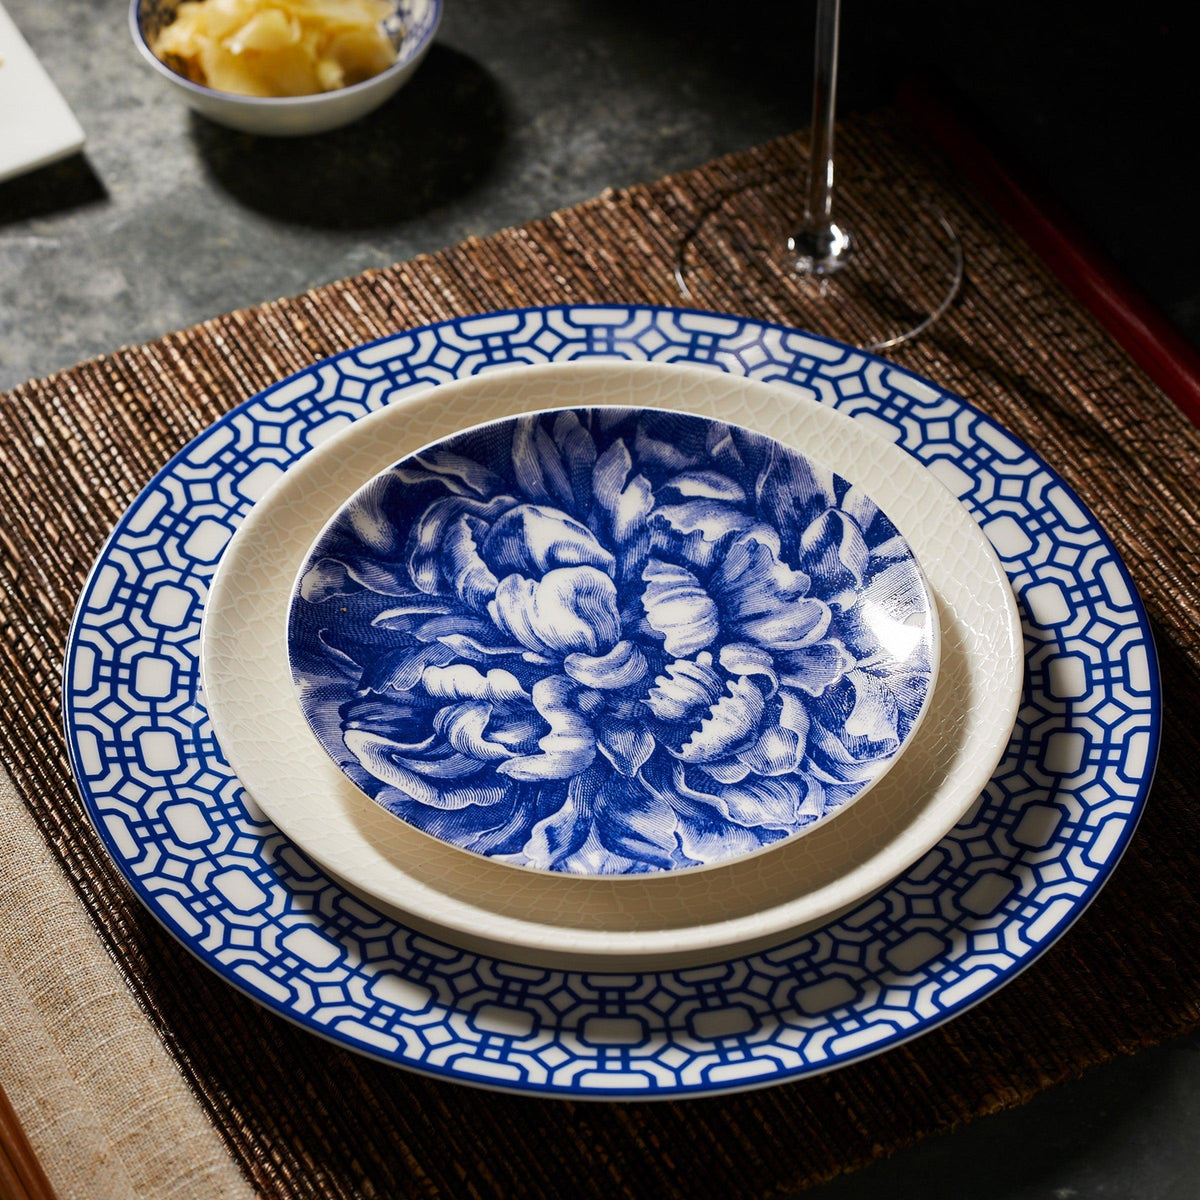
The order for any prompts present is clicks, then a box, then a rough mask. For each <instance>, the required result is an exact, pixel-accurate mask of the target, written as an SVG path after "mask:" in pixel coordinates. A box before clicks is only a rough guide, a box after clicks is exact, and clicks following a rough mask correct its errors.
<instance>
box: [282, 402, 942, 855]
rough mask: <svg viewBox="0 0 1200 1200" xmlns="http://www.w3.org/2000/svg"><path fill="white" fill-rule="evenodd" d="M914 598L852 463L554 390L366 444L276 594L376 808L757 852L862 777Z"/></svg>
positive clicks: (644, 847)
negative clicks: (546, 405)
mask: <svg viewBox="0 0 1200 1200" xmlns="http://www.w3.org/2000/svg"><path fill="white" fill-rule="evenodd" d="M932 628H933V625H932V617H931V612H930V600H929V596H928V593H927V591H926V589H925V585H924V582H923V579H922V577H921V574H920V571H919V570H918V568H917V565H916V563H915V561H914V559H913V556H912V554H911V551H910V550H909V548H908V546H907V544H906V543H905V542H904V541H903V539H902V538H901V537H900V536H899V534H898V533H897V531H896V529H895V527H894V526H893V525H892V524H891V522H890V521H889V520H888V519H887V517H886V516H885V515H884V514H883V513H882V512H881V511H880V510H879V509H878V507H877V506H876V505H875V504H874V503H873V502H872V501H871V500H870V498H869V497H868V496H866V495H865V494H864V493H863V492H862V491H861V490H860V489H858V488H854V487H851V486H850V484H849V483H848V482H847V481H846V480H844V479H842V478H840V477H839V476H836V475H834V474H833V473H832V472H830V471H828V470H826V469H824V468H822V467H821V466H819V465H818V464H816V463H813V462H811V461H810V460H808V459H807V458H805V457H804V456H803V455H801V454H799V453H797V452H796V451H794V450H791V449H788V448H787V447H784V446H782V445H780V444H779V443H777V442H775V441H773V440H772V439H770V438H767V437H764V436H762V435H760V434H756V433H753V432H750V431H749V430H746V429H741V428H738V427H734V426H730V425H726V424H721V423H717V422H713V421H710V420H707V419H704V418H701V417H696V416H690V415H686V414H680V413H674V412H666V411H659V410H633V409H626V408H594V409H586V408H581V409H567V410H559V411H554V412H546V413H539V414H534V415H530V416H524V417H520V418H515V419H508V420H503V421H498V422H495V423H492V424H489V425H484V426H481V427H478V428H475V429H472V430H468V431H467V432H465V433H462V434H458V435H456V436H454V437H452V438H450V439H448V440H446V441H443V442H440V443H438V444H436V445H435V446H432V447H430V448H428V449H426V450H423V451H421V452H420V453H418V454H415V455H412V456H410V457H408V458H406V459H404V460H402V461H401V462H399V463H397V464H396V465H395V466H393V467H391V468H390V469H389V470H387V471H385V472H383V473H382V474H381V475H379V476H377V477H376V478H375V479H374V480H372V481H371V482H370V483H369V484H368V485H367V486H366V487H365V488H363V489H362V490H361V491H360V492H359V493H358V494H357V495H356V496H355V497H354V498H353V499H352V500H351V501H350V503H349V504H348V505H347V506H346V507H345V508H343V510H342V511H341V513H340V514H339V515H338V517H337V518H336V519H335V520H334V521H333V523H332V524H331V525H330V526H329V527H328V528H327V529H326V530H325V532H324V533H323V534H322V536H321V537H320V539H319V540H318V543H317V545H316V546H315V547H314V550H313V552H312V554H311V556H310V558H309V561H308V563H307V564H306V566H305V569H304V570H303V572H302V574H301V578H300V581H299V584H298V588H297V593H296V595H295V597H294V599H293V605H292V609H291V615H290V630H289V638H290V646H291V652H292V667H293V674H294V677H295V680H296V683H297V687H298V689H299V695H300V700H301V704H302V706H303V708H304V711H305V713H306V715H307V717H308V720H309V722H310V723H311V725H312V727H313V729H314V731H315V733H316V734H317V736H318V738H319V739H320V741H321V743H322V744H323V745H324V747H325V748H326V750H327V751H328V752H329V753H330V754H331V755H332V756H333V757H334V758H335V759H336V760H337V762H338V763H339V765H340V766H341V768H342V769H343V771H345V772H346V773H347V774H348V775H349V776H350V778H352V779H353V780H354V782H355V783H356V784H357V785H358V786H359V787H360V788H362V789H363V790H364V791H365V792H366V793H367V794H368V795H370V796H371V797H373V798H374V799H375V800H376V801H377V802H378V803H379V804H381V805H383V806H384V807H385V808H386V809H388V810H389V811H390V812H393V813H395V814H396V815H397V816H399V817H401V818H403V819H404V820H405V821H408V822H410V823H411V824H413V825H415V826H416V827H418V828H419V829H422V830H424V831H425V832H427V833H429V834H431V835H433V836H434V837H437V838H440V839H442V840H444V841H449V842H452V843H454V844H456V845H458V846H461V847H463V848H464V849H467V850H472V851H475V852H476V853H479V854H483V855H487V856H490V857H493V858H496V859H499V860H502V861H505V862H509V863H513V864H517V865H523V866H529V867H536V868H540V869H543V870H550V871H562V872H572V873H578V874H589V875H597V874H599V875H618V874H630V873H647V872H655V871H664V870H671V869H678V868H686V867H694V866H698V865H702V864H711V863H715V862H719V861H722V860H724V859H727V858H730V857H733V856H738V855H742V854H746V853H750V852H753V851H755V850H758V849H760V848H762V847H764V846H767V845H769V844H770V843H772V842H775V841H778V840H779V839H781V838H785V837H788V836H789V835H791V834H793V833H795V832H796V831H797V830H800V829H802V828H804V827H805V826H807V825H810V824H811V823H812V822H814V821H816V820H818V819H819V818H820V817H822V816H823V815H825V814H826V813H829V812H831V811H832V810H834V809H836V808H838V807H839V806H841V805H843V804H845V803H846V802H847V801H848V800H849V799H851V798H852V797H853V796H855V795H856V794H857V793H858V792H859V791H861V790H862V789H863V788H864V787H865V786H866V785H867V784H868V783H870V782H871V781H872V780H874V779H875V778H876V777H877V776H878V775H879V774H880V773H881V772H882V771H883V769H885V767H886V766H887V765H888V763H889V760H890V759H891V758H892V757H893V756H894V755H895V754H896V752H897V750H898V749H899V747H900V745H901V744H902V743H903V742H904V740H905V738H906V737H907V735H908V734H909V732H910V731H911V729H912V728H913V727H914V725H915V723H916V721H917V719H918V716H919V715H920V713H921V710H922V708H923V705H924V702H925V699H926V696H927V693H928V691H929V686H930V681H931V678H932V664H931V642H932Z"/></svg>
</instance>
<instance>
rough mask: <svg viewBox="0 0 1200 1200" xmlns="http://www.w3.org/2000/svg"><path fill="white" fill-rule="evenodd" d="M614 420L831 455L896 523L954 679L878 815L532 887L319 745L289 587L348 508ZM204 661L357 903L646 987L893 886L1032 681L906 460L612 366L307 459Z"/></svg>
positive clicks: (746, 398) (501, 378)
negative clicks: (632, 415)
mask: <svg viewBox="0 0 1200 1200" xmlns="http://www.w3.org/2000/svg"><path fill="white" fill-rule="evenodd" d="M599 404H611V405H630V406H635V407H657V408H670V409H676V410H680V411H684V412H692V413H697V414H700V415H702V416H708V417H713V418H718V419H722V420H728V421H731V422H736V423H738V424H741V425H745V426H748V427H750V428H752V429H755V430H758V431H760V432H762V433H765V434H768V435H769V436H771V437H773V438H775V439H777V440H779V441H781V442H784V443H786V444H789V445H792V446H795V447H796V448H797V449H799V450H801V451H802V452H804V453H805V454H808V455H811V456H812V457H813V458H816V459H818V460H820V461H822V462H823V463H825V464H826V465H827V466H828V467H830V468H831V469H832V470H834V471H836V472H837V473H838V474H839V475H842V476H844V477H845V478H846V479H848V480H849V481H850V482H851V483H853V484H857V485H859V486H861V487H863V488H864V489H865V490H867V491H868V492H869V493H870V494H871V495H872V497H873V498H874V499H875V500H877V501H878V503H879V504H880V506H881V507H882V508H883V509H884V510H885V511H886V512H887V513H888V515H889V517H890V518H891V519H892V521H893V522H894V524H895V525H896V526H897V528H898V529H899V531H900V533H901V534H902V535H903V537H904V538H905V539H906V541H907V542H908V543H909V545H910V546H911V547H912V549H913V551H914V553H915V554H916V556H917V559H918V561H919V562H920V564H921V566H922V569H923V571H924V573H925V577H926V580H927V581H928V584H929V587H930V590H931V591H932V593H933V595H934V598H935V600H936V603H937V606H938V613H939V618H940V624H941V661H940V668H939V673H938V678H937V683H936V687H935V691H934V695H933V698H932V701H931V702H930V705H929V711H928V715H927V717H926V719H925V720H924V722H923V723H922V725H921V727H920V729H919V730H918V731H917V733H916V735H915V736H914V737H913V740H912V742H911V743H910V745H909V746H908V748H907V749H906V750H905V752H904V753H903V755H902V756H901V757H900V760H899V762H898V763H897V765H896V766H895V768H894V769H893V770H892V771H891V772H890V773H889V774H888V775H887V776H886V777H885V778H884V779H883V780H882V781H881V782H880V783H879V784H878V785H877V786H876V787H875V788H873V789H872V791H871V793H870V794H869V795H868V796H866V797H865V798H864V799H863V801H862V802H861V803H859V804H856V805H854V806H853V807H852V808H849V809H848V810H847V811H846V812H844V813H841V814H839V815H838V816H837V817H836V818H834V819H831V820H829V821H828V822H826V823H823V824H822V826H820V827H818V828H816V829H814V830H813V831H812V832H811V833H810V834H808V835H807V836H805V837H803V838H799V839H796V840H795V841H794V842H791V843H788V844H786V845H784V846H781V847H779V848H778V849H777V850H775V851H773V852H772V853H770V854H765V855H762V856H759V857H755V858H750V859H746V860H744V861H741V862H734V863H731V864H729V865H727V866H723V867H720V868H718V869H714V870H711V871H706V872H702V873H699V874H692V873H688V872H683V873H680V874H678V876H670V875H668V876H666V877H658V878H654V879H649V880H638V879H621V880H605V879H594V878H593V879H589V878H580V877H572V876H555V875H550V874H534V873H531V872H520V871H515V870H513V869H512V868H511V867H508V866H506V865H504V864H502V863H494V862H490V861H487V860H483V859H479V858H474V857H471V856H467V855H464V854H462V852H461V851H459V850H457V849H456V848H454V847H451V846H448V845H444V844H439V843H438V842H436V841H434V840H433V839H431V838H429V837H427V836H426V835H424V834H422V833H420V832H418V831H416V830H414V829H413V828H412V827H410V826H408V825H406V824H405V823H404V822H402V821H398V820H397V819H396V818H395V817H393V816H392V815H391V814H389V813H387V812H386V811H384V810H383V809H382V808H380V807H379V806H378V805H376V804H374V803H373V802H372V801H371V800H370V799H368V798H367V797H366V796H365V795H364V794H362V793H361V792H359V791H358V789H357V788H355V787H354V785H353V784H352V783H350V782H349V780H347V779H346V778H345V777H344V776H343V775H342V774H341V772H340V771H339V770H338V768H337V766H336V765H335V764H334V763H333V762H332V760H331V759H329V758H328V756H327V755H326V754H325V752H324V751H323V750H322V749H321V747H320V745H319V744H318V742H317V741H316V739H315V737H314V736H313V734H312V733H311V731H310V729H309V727H308V724H307V722H306V721H305V718H304V716H303V714H302V712H301V711H300V708H299V705H298V704H297V702H296V700H295V697H294V692H293V688H292V682H291V675H290V669H289V663H288V653H287V644H286V629H287V611H288V602H289V598H290V594H291V587H292V583H293V581H294V578H295V576H296V572H297V570H298V568H299V566H300V564H301V563H302V562H303V560H304V558H305V555H306V553H307V551H308V549H309V547H310V546H311V544H312V542H313V540H314V538H315V537H316V536H317V534H318V533H319V532H320V530H321V529H322V527H323V526H324V525H325V523H326V521H327V520H328V518H329V516H330V514H331V513H332V512H333V511H334V510H335V509H336V508H337V507H338V506H339V505H340V504H341V503H342V502H343V501H344V500H345V498H346V497H347V496H348V495H350V494H351V493H352V492H353V491H355V490H356V489H357V488H358V487H359V486H360V485H361V484H362V483H363V482H365V481H366V480H367V479H369V478H370V477H371V476H373V475H375V474H376V473H377V472H378V471H380V470H381V469H383V468H384V467H386V466H388V465H389V464H390V463H392V462H395V461H396V460H397V459H398V458H400V457H402V456H403V455H404V454H406V453H408V452H410V451H412V450H414V449H417V448H419V447H421V446H423V445H425V444H427V443H429V442H431V441H434V440H436V439H438V438H442V437H445V436H447V435H448V434H451V433H453V432H454V431H456V430H458V429H461V428H464V427H466V426H469V425H473V424H477V423H479V422H482V421H485V420H489V419H494V418H496V417H501V416H506V415H511V414H515V413H523V412H532V411H540V410H544V409H552V408H561V407H564V406H567V405H599ZM201 658H202V670H203V678H204V688H205V700H206V704H207V706H208V711H209V714H210V716H211V719H212V722H213V726H214V730H215V732H216V734H217V737H218V739H219V741H220V743H221V747H222V750H223V751H224V753H225V756H226V758H227V759H228V761H229V763H230V765H231V766H232V768H233V770H234V771H235V772H236V773H237V775H238V777H239V778H240V780H241V781H242V783H243V785H244V786H245V788H246V790H247V792H248V794H249V797H250V798H251V800H252V801H253V802H254V803H255V804H256V805H257V806H258V807H259V808H260V809H261V810H262V811H263V813H264V814H265V815H266V816H267V817H268V818H269V819H270V820H271V821H273V822H274V823H275V824H276V825H277V826H278V827H279V828H280V829H281V830H282V832H283V833H284V834H286V835H287V836H288V837H289V838H290V839H291V840H292V841H294V842H295V843H296V844H297V845H298V846H300V847H301V848H302V849H303V850H304V851H305V852H306V853H307V854H309V855H310V856H311V857H312V858H313V859H314V860H315V861H316V862H318V863H319V864H320V865H321V866H322V867H323V868H324V869H326V870H327V871H329V872H330V873H332V874H333V875H335V876H337V877H338V878H339V879H340V880H342V881H343V882H345V883H346V884H347V885H348V886H349V887H350V888H351V889H352V890H354V891H356V892H358V893H359V894H361V895H363V896H365V897H368V898H369V899H370V900H371V901H372V902H374V903H376V904H378V905H379V906H381V907H382V908H384V909H385V910H387V911H388V912H390V913H391V914H393V915H394V916H396V917H397V918H398V919H400V920H401V921H403V922H404V923H406V924H408V925H410V926H412V927H413V928H417V929H420V930H422V931H425V932H428V933H430V934H432V935H434V936H437V937H439V938H442V939H444V940H446V941H448V942H451V943H452V944H454V945H458V946H461V947H464V948H467V949H471V950H475V951H478V952H481V953H486V954H490V955H494V956H498V957H502V958H511V959H517V960H520V961H526V962H531V963H536V964H539V965H543V966H552V967H564V968H566V967H570V968H575V969H597V970H600V969H603V970H630V971H632V970H639V971H640V970H653V969H657V968H665V967H668V966H682V965H687V964H690V963H696V962H704V961H714V960H717V959H720V958H725V957H729V956H731V955H733V954H743V953H748V952H751V951H754V950H757V949H762V948H764V947H766V946H769V945H771V944H775V943H781V942H783V941H785V940H787V938H788V937H789V936H790V935H793V934H796V933H799V932H800V931H802V930H804V929H807V928H811V927H812V926H814V925H816V924H819V923H822V922H824V921H826V920H828V919H829V918H831V917H832V916H834V915H836V914H838V913H840V912H842V911H844V910H845V909H847V908H848V907H850V906H852V905H853V904H855V903H857V902H858V901H860V900H862V899H863V898H864V897H866V896H868V895H870V894H872V893H873V892H875V891H878V890H879V889H881V888H882V887H883V886H884V885H885V884H886V883H888V882H889V881H890V880H891V879H892V878H894V877H895V876H896V875H898V874H899V873H900V872H902V871H903V870H905V868H907V867H908V866H910V865H911V864H912V863H913V862H914V861H916V860H917V859H918V858H920V857H921V855H922V854H924V853H925V852H926V851H928V850H929V849H930V847H932V846H933V845H934V844H935V843H936V842H937V841H939V840H940V839H941V837H942V836H943V835H944V834H945V833H946V832H947V831H948V830H949V829H951V828H952V827H953V826H954V825H955V824H956V823H957V822H958V821H959V820H961V819H962V818H963V816H964V815H966V813H967V812H968V811H969V810H970V808H971V806H972V805H973V804H974V802H975V801H976V799H977V798H978V796H979V794H980V793H981V791H982V790H983V788H984V786H985V784H986V783H987V781H988V779H989V778H990V776H991V774H992V771H993V769H994V767H995V765H996V763H997V762H998V761H999V760H1000V757H1001V755H1002V753H1003V751H1004V748H1005V746H1006V744H1007V742H1008V739H1009V735H1010V733H1011V731H1012V727H1013V722H1014V720H1015V717H1016V711H1017V704H1018V701H1019V698H1020V687H1021V679H1022V673H1023V657H1022V641H1021V632H1020V624H1019V621H1018V617H1017V611H1016V605H1015V602H1014V600H1013V596H1012V592H1011V589H1010V587H1009V584H1008V580H1007V577H1006V576H1005V573H1004V570H1003V568H1002V567H1001V565H1000V562H999V560H998V558H997V557H996V554H995V552H994V551H993V549H992V547H991V545H990V544H989V543H988V541H987V539H986V538H985V537H984V535H983V534H982V533H981V532H980V530H979V528H978V527H977V526H976V524H975V522H974V520H973V519H972V518H971V516H970V514H969V513H968V512H967V510H966V509H965V508H964V507H962V506H961V505H960V504H959V503H958V501H957V500H956V498H955V497H954V496H953V495H952V494H951V493H950V492H949V491H948V490H947V489H946V488H945V487H944V486H943V485H942V484H941V483H940V482H939V481H938V480H937V479H936V477H935V476H934V475H933V474H932V473H931V472H929V471H928V470H926V469H925V468H924V467H922V466H921V465H920V464H919V463H918V462H917V461H916V460H915V459H914V458H912V457H911V456H910V455H908V454H906V453H905V452H904V451H902V450H900V449H899V448H897V447H896V446H894V445H892V444H891V443H890V442H888V441H886V440H885V439H884V438H882V437H880V436H879V435H878V434H877V433H876V432H874V431H873V430H871V429H869V428H868V427H867V424H866V423H865V422H863V421H859V420H855V419H853V418H850V417H847V416H844V415H841V414H839V413H837V412H835V411H834V410H833V409H832V408H829V407H827V406H824V405H822V404H820V403H818V402H816V401H814V400H812V399H809V398H807V397H805V396H803V395H801V394H800V393H798V392H797V391H796V390H795V389H793V388H790V387H789V386H788V385H786V384H769V383H760V382H755V381H749V380H746V379H743V378H740V377H737V376H732V375H728V374H725V373H723V372H719V371H714V370H709V369H705V368H701V367H692V366H674V365H669V364H650V363H629V362H625V361H597V360H589V361H588V362H586V363H571V364H561V365H557V364H556V365H546V366H536V367H523V368H505V369H500V370H494V371H491V372H488V373H485V374H481V375H479V376H475V377H473V378H470V379H467V380H461V381H458V382H454V383H447V384H444V385H442V386H440V387H437V388H436V389H432V390H430V391H426V392H423V393H421V394H419V395H416V396H408V397H404V398H402V399H400V400H398V401H397V402H396V403H394V404H392V405H391V406H389V407H387V408H385V409H382V410H381V411H379V412H376V413H373V414H371V415H369V416H367V417H364V418H362V419H360V420H358V421H357V422H355V423H354V424H353V425H351V426H350V427H349V428H347V429H345V430H344V431H343V432H341V433H340V434H338V435H337V436H336V437H335V438H333V439H331V440H330V441H328V442H326V443H325V444H323V445H321V446H320V447H318V448H317V449H315V450H313V451H312V452H311V453H309V454H308V455H306V456H305V457H304V458H303V459H302V460H300V462H299V463H297V464H296V465H295V466H294V467H293V468H292V469H291V470H289V471H288V472H287V473H286V474H285V475H284V476H283V477H282V478H281V479H280V480H279V482H278V483H277V484H276V485H275V487H274V488H273V489H272V490H271V491H270V492H269V493H268V494H267V495H266V496H265V497H264V498H263V499H262V500H261V501H260V502H259V504H258V505H257V506H256V507H255V509H254V510H253V511H252V512H251V514H250V516H249V517H248V518H247V519H246V521H245V523H244V524H243V525H242V527H241V529H240V530H239V531H238V533H237V535H236V536H235V537H234V539H233V540H232V542H231V543H230V545H229V547H228V548H227V550H226V551H225V554H224V557H223V558H222V561H221V564H220V567H219V569H218V572H217V575H216V577H215V579H214V581H213V585H212V588H211V591H210V595H209V601H208V605H207V608H206V612H205V620H204V630H203V639H202V648H201Z"/></svg>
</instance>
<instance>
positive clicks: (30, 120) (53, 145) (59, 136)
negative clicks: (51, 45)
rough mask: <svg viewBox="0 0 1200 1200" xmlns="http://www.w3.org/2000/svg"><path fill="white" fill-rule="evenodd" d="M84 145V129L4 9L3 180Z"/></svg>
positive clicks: (0, 76)
mask: <svg viewBox="0 0 1200 1200" xmlns="http://www.w3.org/2000/svg"><path fill="white" fill-rule="evenodd" d="M82 145H83V129H82V128H81V127H80V125H79V122H78V121H77V120H75V114H74V113H72V112H71V110H70V109H69V108H68V107H67V102H66V101H65V100H64V99H63V98H62V96H61V95H60V94H59V91H58V88H56V87H55V86H54V84H53V82H51V79H50V76H49V75H47V74H46V72H45V70H44V69H43V68H42V64H41V63H40V62H38V60H37V59H36V58H35V57H34V53H33V51H32V50H31V49H30V48H29V43H28V42H26V40H25V39H24V38H23V37H22V36H21V34H20V32H19V31H18V30H17V27H16V26H15V25H14V24H13V23H12V19H11V18H10V17H9V15H8V13H6V12H5V11H4V8H3V6H0V181H2V180H5V179H11V178H12V177H13V176H14V175H22V174H24V173H25V172H26V171H32V170H33V169H34V168H35V167H42V166H45V165H46V164H47V163H52V162H54V161H56V160H57V159H60V158H66V156H67V155H68V154H74V153H75V151H76V150H78V149H79V148H80V147H81V146H82Z"/></svg>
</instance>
